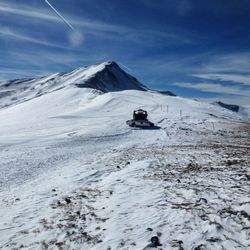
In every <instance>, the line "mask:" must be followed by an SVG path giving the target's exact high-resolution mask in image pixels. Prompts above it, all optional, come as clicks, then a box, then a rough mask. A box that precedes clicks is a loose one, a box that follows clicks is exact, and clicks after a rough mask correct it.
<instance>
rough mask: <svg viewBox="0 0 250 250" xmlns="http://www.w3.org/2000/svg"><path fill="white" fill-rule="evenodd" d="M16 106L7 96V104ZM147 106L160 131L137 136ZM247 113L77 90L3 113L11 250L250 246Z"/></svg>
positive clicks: (5, 221) (3, 210) (2, 167)
mask: <svg viewBox="0 0 250 250" xmlns="http://www.w3.org/2000/svg"><path fill="white" fill-rule="evenodd" d="M5 101H6V99H5ZM137 108H144V109H146V110H147V111H148V113H149V119H150V120H151V121H152V122H154V123H155V124H156V125H157V126H159V127H160V129H155V130H153V129H152V130H140V129H131V128H130V127H128V126H127V125H126V123H125V122H126V120H128V119H131V118H132V112H133V110H134V109H137ZM249 163H250V144H249V124H248V123H247V122H245V117H244V116H241V115H238V114H237V113H233V112H231V111H227V110H225V109H223V108H220V107H217V106H215V105H209V104H206V103H201V102H197V101H194V100H188V99H184V98H180V97H170V96H166V95H161V94H157V93H152V92H143V91H137V90H126V91H120V92H110V93H105V94H100V93H99V92H97V91H94V90H93V89H88V88H77V87H75V86H73V85H72V86H66V87H64V88H61V89H60V88H59V89H58V90H57V91H54V90H53V91H50V93H47V94H44V95H41V96H38V97H35V98H33V97H32V98H31V99H30V100H27V101H25V102H21V103H19V104H17V105H13V106H9V107H7V106H6V107H5V108H2V109H0V173H1V175H0V190H1V193H0V248H2V249H20V248H22V249H84V250H85V249H90V250H108V249H112V250H113V249H121V250H125V249H131V250H132V249H141V250H142V249H143V248H144V247H145V246H146V245H148V244H149V241H150V238H151V237H152V236H156V235H158V237H159V238H160V241H161V243H162V246H161V247H158V248H159V249H164V250H165V249H196V250H198V249H211V250H214V249H227V250H228V249H248V248H250V235H249V233H250V231H249V229H250V197H249V186H250V185H249V181H250V171H249Z"/></svg>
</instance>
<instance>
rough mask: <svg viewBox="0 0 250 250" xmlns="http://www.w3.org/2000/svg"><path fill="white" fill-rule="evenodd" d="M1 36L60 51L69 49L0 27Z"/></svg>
mask: <svg viewBox="0 0 250 250" xmlns="http://www.w3.org/2000/svg"><path fill="white" fill-rule="evenodd" d="M1 36H5V37H9V38H11V39H15V40H23V41H25V42H30V43H34V44H38V45H43V46H49V47H54V48H60V49H69V47H67V46H63V45H60V44H58V43H52V42H49V41H48V40H45V39H41V38H40V39H39V38H35V37H34V36H32V35H31V34H24V32H22V33H21V32H20V31H17V30H14V29H12V28H8V27H1V26H0V37H1Z"/></svg>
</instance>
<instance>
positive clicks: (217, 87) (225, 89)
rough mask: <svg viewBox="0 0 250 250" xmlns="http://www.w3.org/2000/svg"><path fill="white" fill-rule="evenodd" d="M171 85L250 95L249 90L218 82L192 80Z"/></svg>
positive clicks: (203, 90)
mask: <svg viewBox="0 0 250 250" xmlns="http://www.w3.org/2000/svg"><path fill="white" fill-rule="evenodd" d="M173 85H175V86H177V87H182V88H189V89H195V90H199V91H202V92H209V93H219V94H230V95H246V94H247V95H250V91H246V90H244V89H242V88H239V87H234V86H225V85H223V84H218V83H192V82H177V83H173Z"/></svg>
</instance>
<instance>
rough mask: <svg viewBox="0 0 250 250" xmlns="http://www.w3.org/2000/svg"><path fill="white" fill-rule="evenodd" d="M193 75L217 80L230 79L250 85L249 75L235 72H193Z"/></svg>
mask: <svg viewBox="0 0 250 250" xmlns="http://www.w3.org/2000/svg"><path fill="white" fill-rule="evenodd" d="M192 76H194V77H198V78H202V79H209V80H219V81H230V82H235V83H241V84H244V85H250V75H236V74H194V75H192Z"/></svg>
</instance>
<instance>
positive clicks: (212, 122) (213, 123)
mask: <svg viewBox="0 0 250 250" xmlns="http://www.w3.org/2000/svg"><path fill="white" fill-rule="evenodd" d="M212 126H213V130H214V123H213V122H212Z"/></svg>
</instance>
